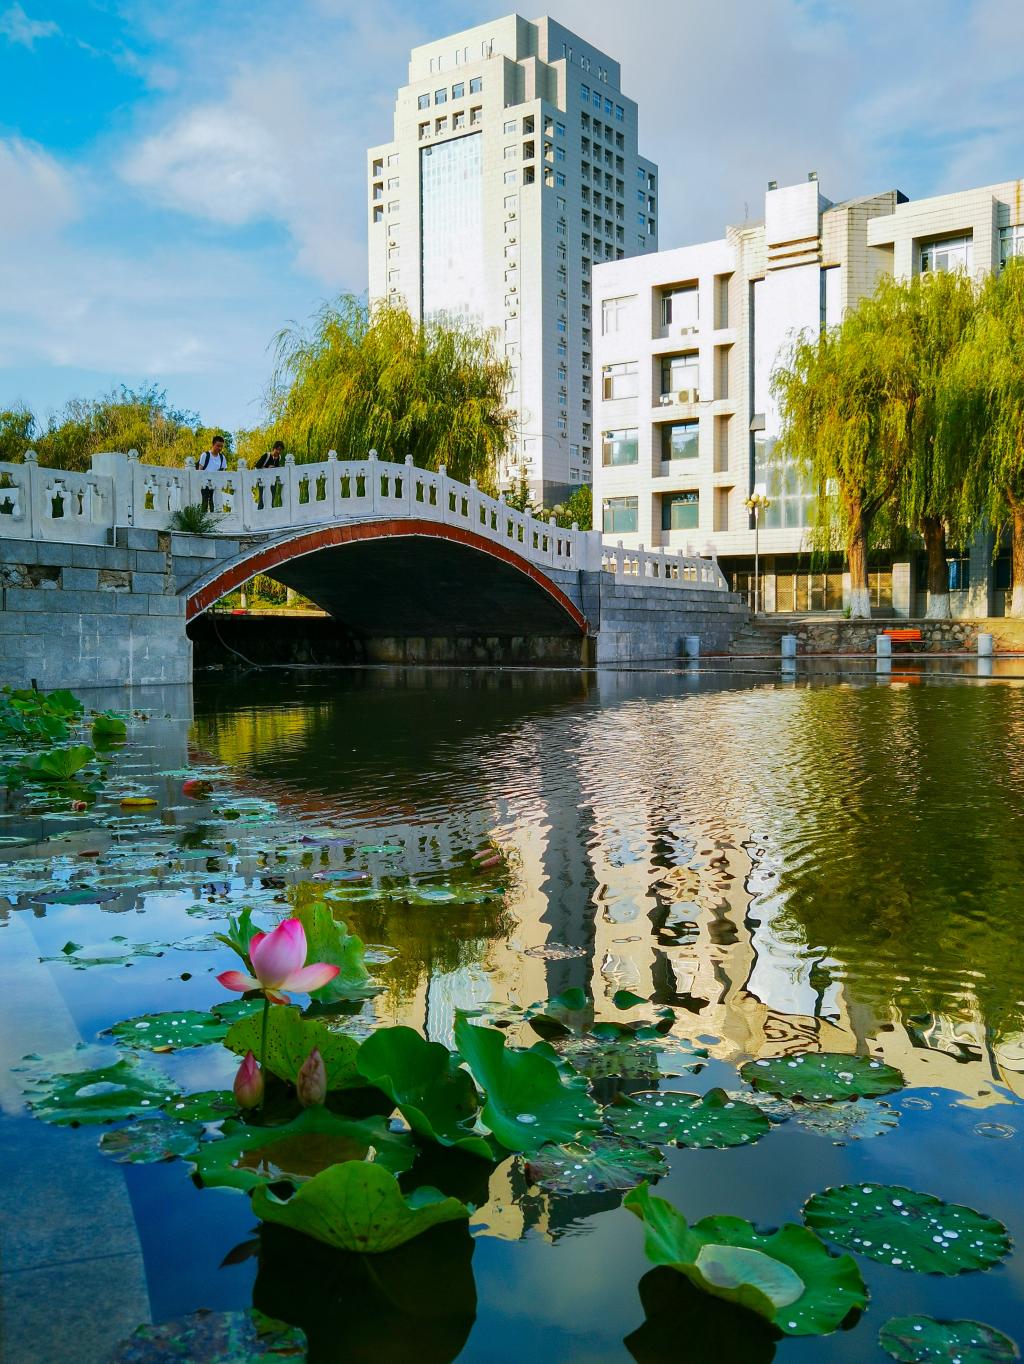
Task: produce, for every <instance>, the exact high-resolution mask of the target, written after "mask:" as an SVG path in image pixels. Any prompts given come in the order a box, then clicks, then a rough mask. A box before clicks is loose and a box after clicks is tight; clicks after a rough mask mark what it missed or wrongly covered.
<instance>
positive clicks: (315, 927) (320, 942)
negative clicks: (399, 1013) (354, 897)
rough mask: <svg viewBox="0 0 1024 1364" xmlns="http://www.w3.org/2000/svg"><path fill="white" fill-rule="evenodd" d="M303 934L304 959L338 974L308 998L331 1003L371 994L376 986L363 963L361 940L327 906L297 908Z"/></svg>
mask: <svg viewBox="0 0 1024 1364" xmlns="http://www.w3.org/2000/svg"><path fill="white" fill-rule="evenodd" d="M294 917H295V918H296V919H298V920H299V921H300V922H301V924H302V927H303V928H304V929H305V931H306V960H307V961H326V962H328V963H329V964H330V965H331V966H337V967H339V971H338V974H337V975H336V976H335V977H334V979H333V980H331V981H328V982H327V984H326V985H324V986H323V987H322V988H321V989H319V990H314V991H313V992H312V993H311V995H310V999H316V1000H319V1001H321V1002H323V1003H331V1002H333V1001H334V1000H336V999H363V998H365V997H366V996H368V995H374V994H376V993H377V992H378V989H379V987H378V986H376V985H374V983H373V981H372V980H371V979H370V973H369V971H368V970H367V969H366V963H365V961H364V960H363V957H364V951H365V949H364V947H363V940H362V939H361V938H357V937H356V935H355V934H354V933H350V932H349V931H348V928H347V927H346V925H345V924H344V923H343V922H342V920H341V919H336V918H335V917H334V915H333V914H332V913H331V911H330V909H329V908H328V907H327V905H324V904H311V905H300V906H299V907H297V908H296V909H295V910H294Z"/></svg>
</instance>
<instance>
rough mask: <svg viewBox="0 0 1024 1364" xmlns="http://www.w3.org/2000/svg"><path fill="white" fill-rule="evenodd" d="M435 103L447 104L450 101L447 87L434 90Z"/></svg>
mask: <svg viewBox="0 0 1024 1364" xmlns="http://www.w3.org/2000/svg"><path fill="white" fill-rule="evenodd" d="M434 103H435V104H447V103H448V91H447V89H445V90H435V91H434Z"/></svg>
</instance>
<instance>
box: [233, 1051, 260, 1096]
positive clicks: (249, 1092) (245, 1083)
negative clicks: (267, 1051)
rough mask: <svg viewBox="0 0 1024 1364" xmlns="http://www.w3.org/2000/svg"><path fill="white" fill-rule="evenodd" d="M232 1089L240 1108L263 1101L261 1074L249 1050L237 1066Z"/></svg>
mask: <svg viewBox="0 0 1024 1364" xmlns="http://www.w3.org/2000/svg"><path fill="white" fill-rule="evenodd" d="M234 1091H235V1098H236V1099H237V1100H238V1103H239V1106H240V1107H241V1108H256V1107H258V1106H259V1104H260V1103H261V1102H262V1101H263V1075H262V1072H261V1071H260V1068H259V1066H258V1065H257V1064H256V1057H255V1056H253V1054H252V1052H251V1051H247V1052H246V1053H245V1060H244V1061H243V1062H242V1064H241V1065H240V1066H239V1067H238V1074H237V1075H236V1076H235V1084H234Z"/></svg>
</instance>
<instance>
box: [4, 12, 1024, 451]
mask: <svg viewBox="0 0 1024 1364" xmlns="http://www.w3.org/2000/svg"><path fill="white" fill-rule="evenodd" d="M504 12H507V11H504V10H502V9H496V8H492V7H491V6H489V5H486V4H481V3H468V2H464V3H459V2H457V0H372V2H371V3H366V0H360V2H359V3H356V0H244V3H242V0H15V2H14V3H11V0H0V91H2V96H0V409H3V408H6V407H10V406H12V405H15V404H21V403H24V404H27V405H28V406H29V407H30V408H31V409H32V410H33V411H35V412H36V413H37V414H39V415H40V416H41V417H45V415H46V414H47V413H48V412H50V411H53V410H56V409H58V408H59V407H60V406H62V405H63V403H64V402H65V401H66V400H67V399H68V398H70V397H91V396H96V395H98V394H100V393H102V392H104V391H106V390H108V389H109V388H111V387H113V386H115V385H119V384H121V383H124V384H127V385H128V386H129V387H136V386H139V385H142V384H150V383H156V384H158V385H159V386H160V387H162V388H166V390H167V393H168V397H169V399H170V400H171V402H172V403H173V404H174V405H175V406H178V407H183V408H187V409H190V410H196V411H198V412H199V413H200V414H201V415H202V416H203V418H204V420H206V421H207V422H210V423H215V424H219V425H223V426H224V427H226V428H229V429H237V428H239V427H246V426H253V425H256V424H258V423H259V421H260V417H261V408H262V399H263V393H264V392H265V387H266V384H267V381H268V379H269V376H270V371H271V367H272V358H273V357H272V346H273V338H274V336H275V334H276V333H277V332H278V330H279V329H280V328H281V327H282V326H285V325H287V324H289V323H292V322H297V323H302V322H304V321H306V320H307V319H308V318H309V317H310V315H311V314H312V313H313V312H314V311H315V310H316V308H317V307H319V306H320V304H321V303H322V302H324V301H325V300H327V299H329V298H331V297H332V296H334V295H336V294H337V293H338V292H339V291H342V290H352V291H354V292H357V293H358V292H361V291H363V290H365V288H366V210H365V204H366V188H365V151H366V148H367V147H368V146H371V145H373V144H375V143H377V142H381V141H385V140H387V139H388V138H389V137H390V135H391V127H392V122H391V115H392V109H393V104H394V94H395V91H396V89H397V88H398V87H399V86H400V85H402V84H404V83H405V80H406V71H407V65H408V58H409V49H410V48H411V47H412V46H414V45H416V44H418V43H422V42H426V41H429V40H430V39H432V38H437V37H440V36H443V35H445V34H447V33H452V32H457V31H458V30H459V29H461V28H466V27H470V26H471V25H473V24H477V23H483V22H485V21H486V20H488V19H490V18H494V17H496V16H497V15H499V14H500V13H504ZM550 13H551V14H552V16H553V17H554V18H556V19H558V20H559V21H560V22H561V23H563V24H565V25H566V26H567V27H569V28H571V29H574V30H575V31H576V32H578V33H580V34H581V35H582V36H584V37H585V38H586V39H587V40H588V41H590V42H592V43H594V44H595V45H597V46H598V47H600V48H603V49H604V50H605V51H607V52H608V53H609V54H610V55H612V56H613V57H615V58H616V59H618V60H619V61H620V62H621V64H622V83H623V88H624V91H625V93H627V94H628V95H630V96H631V97H632V98H634V99H636V100H637V101H638V103H639V106H640V149H641V152H642V153H643V154H644V155H647V156H650V157H652V158H653V159H654V160H655V161H657V162H658V163H659V165H660V170H661V204H660V214H659V233H660V241H661V246H662V247H663V248H668V247H673V246H681V245H684V244H686V243H689V242H697V241H703V240H708V239H710V238H713V237H719V236H721V235H722V233H723V230H724V226H725V224H726V223H729V222H738V221H741V220H743V218H744V217H746V216H747V215H748V214H749V216H751V217H758V216H760V213H761V212H762V206H763V194H764V190H765V187H766V184H767V181H768V180H769V179H774V180H778V181H779V183H780V184H786V183H792V182H795V181H798V180H803V179H805V178H806V175H807V172H808V171H809V170H816V171H817V172H818V176H819V180H820V185H821V190H822V192H823V193H824V194H825V195H826V196H827V197H828V198H830V199H832V200H834V201H835V200H840V199H844V198H852V197H856V196H859V195H863V194H869V193H875V192H877V191H879V190H883V189H889V188H893V187H897V188H899V189H902V190H903V191H904V192H905V193H907V194H909V195H910V196H911V197H912V198H918V197H921V196H923V195H928V194H940V193H946V192H948V191H950V190H954V189H958V188H968V187H972V186H977V185H984V184H989V183H994V182H997V181H1001V180H1011V179H1016V178H1018V177H1021V176H1024V117H1022V116H1021V90H1022V89H1024V0H927V3H922V0H633V3H631V4H623V3H622V0H559V3H557V4H556V5H555V6H554V7H553V8H552V9H551V11H550ZM526 14H527V17H531V18H532V17H536V14H535V13H534V12H532V11H526ZM627 20H628V21H627Z"/></svg>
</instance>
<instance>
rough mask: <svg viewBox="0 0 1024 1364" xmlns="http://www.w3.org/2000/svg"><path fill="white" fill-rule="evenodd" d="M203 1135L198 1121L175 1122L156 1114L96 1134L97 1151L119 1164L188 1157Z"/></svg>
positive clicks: (143, 1163) (149, 1162)
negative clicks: (98, 1148) (98, 1135)
mask: <svg viewBox="0 0 1024 1364" xmlns="http://www.w3.org/2000/svg"><path fill="white" fill-rule="evenodd" d="M202 1135H203V1124H202V1123H201V1122H178V1121H176V1120H175V1119H173V1118H168V1117H164V1116H163V1115H162V1114H157V1115H156V1116H155V1117H152V1118H146V1119H144V1120H143V1121H142V1122H130V1123H128V1124H127V1126H125V1127H118V1128H116V1129H115V1130H114V1131H112V1132H104V1133H103V1135H102V1137H100V1150H101V1151H102V1152H103V1154H104V1155H105V1156H111V1157H112V1158H113V1159H114V1160H116V1161H118V1162H119V1163H120V1164H129V1165H152V1164H154V1163H155V1162H156V1161H160V1160H174V1159H175V1157H176V1156H189V1155H191V1154H192V1152H193V1151H194V1150H195V1149H196V1147H197V1146H198V1145H199V1140H200V1138H201V1137H202Z"/></svg>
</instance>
